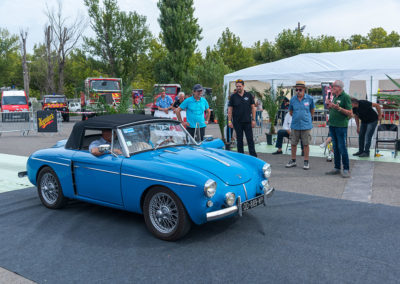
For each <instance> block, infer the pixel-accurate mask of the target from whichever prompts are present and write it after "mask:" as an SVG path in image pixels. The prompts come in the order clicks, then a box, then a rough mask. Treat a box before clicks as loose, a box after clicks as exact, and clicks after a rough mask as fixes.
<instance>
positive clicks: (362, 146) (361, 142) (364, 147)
mask: <svg viewBox="0 0 400 284" xmlns="http://www.w3.org/2000/svg"><path fill="white" fill-rule="evenodd" d="M377 125H378V121H374V122H370V123H365V122H362V121H361V126H360V133H359V136H358V151H359V152H360V153H362V152H365V153H367V154H369V148H370V147H371V140H372V136H373V135H374V132H375V128H376V126H377Z"/></svg>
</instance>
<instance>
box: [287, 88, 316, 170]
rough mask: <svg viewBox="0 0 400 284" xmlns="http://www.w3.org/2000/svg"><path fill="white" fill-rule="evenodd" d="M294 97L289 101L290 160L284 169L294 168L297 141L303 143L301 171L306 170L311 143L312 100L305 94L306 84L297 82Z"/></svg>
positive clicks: (313, 107) (308, 165)
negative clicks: (290, 119)
mask: <svg viewBox="0 0 400 284" xmlns="http://www.w3.org/2000/svg"><path fill="white" fill-rule="evenodd" d="M294 88H295V91H296V95H295V96H293V98H292V99H291V100H290V105H289V112H290V114H291V116H292V124H291V129H292V131H291V132H290V139H291V145H292V157H291V158H292V159H291V160H290V161H289V163H287V164H286V168H292V167H295V166H296V152H297V144H298V143H299V140H301V141H302V142H303V150H304V166H303V169H305V170H308V169H309V168H310V164H309V161H308V159H309V153H310V142H311V129H312V127H313V126H312V117H313V115H314V109H315V106H314V100H313V99H312V97H311V96H309V95H307V94H306V93H305V91H306V83H305V82H304V81H297V82H296V85H295V86H294Z"/></svg>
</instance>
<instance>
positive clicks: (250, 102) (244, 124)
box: [228, 79, 257, 157]
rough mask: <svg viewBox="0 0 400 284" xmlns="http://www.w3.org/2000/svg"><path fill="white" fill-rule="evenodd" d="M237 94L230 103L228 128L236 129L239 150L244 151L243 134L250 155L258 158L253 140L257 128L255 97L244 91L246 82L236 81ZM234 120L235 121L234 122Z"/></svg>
mask: <svg viewBox="0 0 400 284" xmlns="http://www.w3.org/2000/svg"><path fill="white" fill-rule="evenodd" d="M235 83H236V92H235V93H233V94H232V96H231V97H230V99H229V103H228V126H229V127H230V128H235V132H236V141H237V149H238V152H239V153H244V150H243V132H244V134H245V135H246V140H247V145H248V147H249V153H250V155H252V156H254V157H257V154H256V150H255V147H254V140H253V129H252V128H254V127H255V126H256V106H255V103H254V98H253V96H252V95H251V94H250V93H248V92H246V91H245V90H244V81H243V80H241V79H238V80H236V82H235ZM232 118H233V121H232Z"/></svg>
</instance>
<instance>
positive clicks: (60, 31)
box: [46, 0, 85, 94]
mask: <svg viewBox="0 0 400 284" xmlns="http://www.w3.org/2000/svg"><path fill="white" fill-rule="evenodd" d="M46 16H47V17H48V20H49V23H50V27H51V30H52V32H53V34H54V40H53V45H54V48H55V50H56V52H57V63H58V93H60V94H64V68H65V61H66V58H67V56H68V54H69V53H70V52H71V51H72V50H73V48H74V47H75V46H76V44H77V42H78V40H79V39H80V37H81V36H82V33H83V30H84V28H85V19H84V18H83V17H82V16H80V15H77V17H76V19H75V21H74V22H73V23H72V24H70V25H68V24H67V18H64V17H63V15H62V4H61V0H59V1H58V11H57V15H56V14H55V12H54V10H51V11H50V10H49V8H48V7H47V12H46ZM46 40H47V39H46Z"/></svg>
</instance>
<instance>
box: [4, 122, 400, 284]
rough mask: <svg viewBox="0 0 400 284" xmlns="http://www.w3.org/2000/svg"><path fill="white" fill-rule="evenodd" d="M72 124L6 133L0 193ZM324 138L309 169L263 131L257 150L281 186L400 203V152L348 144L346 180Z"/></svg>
mask: <svg viewBox="0 0 400 284" xmlns="http://www.w3.org/2000/svg"><path fill="white" fill-rule="evenodd" d="M75 121H76V119H75ZM73 124H74V119H72V122H69V123H64V124H63V127H62V130H61V131H60V132H59V133H55V134H41V133H35V132H30V133H29V135H27V136H21V135H20V133H18V132H15V133H3V134H2V135H1V136H0V193H1V192H6V191H12V190H16V189H23V188H27V187H29V186H31V185H30V184H29V181H27V180H26V179H19V178H17V176H16V175H17V172H18V171H22V170H25V163H26V159H27V157H28V156H29V155H30V154H31V153H33V152H34V151H36V150H38V149H42V148H46V147H50V146H52V145H54V144H55V143H56V142H57V141H59V140H62V139H67V138H68V136H69V134H70V131H71V129H72V126H73ZM206 134H211V135H213V136H214V137H220V135H219V129H218V125H216V124H210V125H209V126H208V127H207V129H206ZM319 143H321V142H320V141H316V144H317V145H313V146H311V151H310V170H303V168H302V167H301V166H302V163H303V158H302V157H298V159H297V165H298V166H297V167H295V168H291V169H287V168H285V164H286V163H287V162H288V160H289V158H290V156H289V152H290V151H289V150H288V153H287V154H283V155H271V153H272V152H273V151H275V147H274V146H270V145H266V143H265V135H260V136H259V139H258V144H257V148H256V150H257V152H258V155H259V158H260V159H262V160H265V161H267V162H268V163H270V164H271V166H272V176H271V184H272V185H273V186H274V187H275V188H276V189H277V190H279V191H283V192H290V193H300V194H307V195H313V196H319V197H327V198H335V199H347V200H352V201H361V202H367V203H380V204H385V205H391V206H400V190H399V186H398V182H399V181H398V180H397V178H398V173H399V170H400V164H399V162H400V158H399V157H397V158H392V156H391V151H390V150H388V151H381V153H382V156H381V157H378V158H374V157H371V158H370V159H360V158H353V156H351V153H353V152H355V151H356V150H355V149H354V148H349V153H350V158H351V160H350V168H351V171H352V177H351V178H349V179H344V178H342V177H341V176H326V175H325V172H326V171H328V170H330V169H332V168H333V163H332V162H327V161H326V159H325V157H324V154H323V151H324V150H323V149H321V148H319V146H318V144H319ZM352 145H356V143H355V142H354V143H352ZM284 147H286V146H284ZM284 150H285V148H284ZM299 154H300V153H299ZM4 281H5V282H4ZM24 281H25V280H24V279H23V278H21V277H20V276H18V275H17V274H14V273H12V272H9V271H7V270H4V269H2V268H0V282H4V283H31V282H30V281H29V280H26V282H24Z"/></svg>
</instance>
